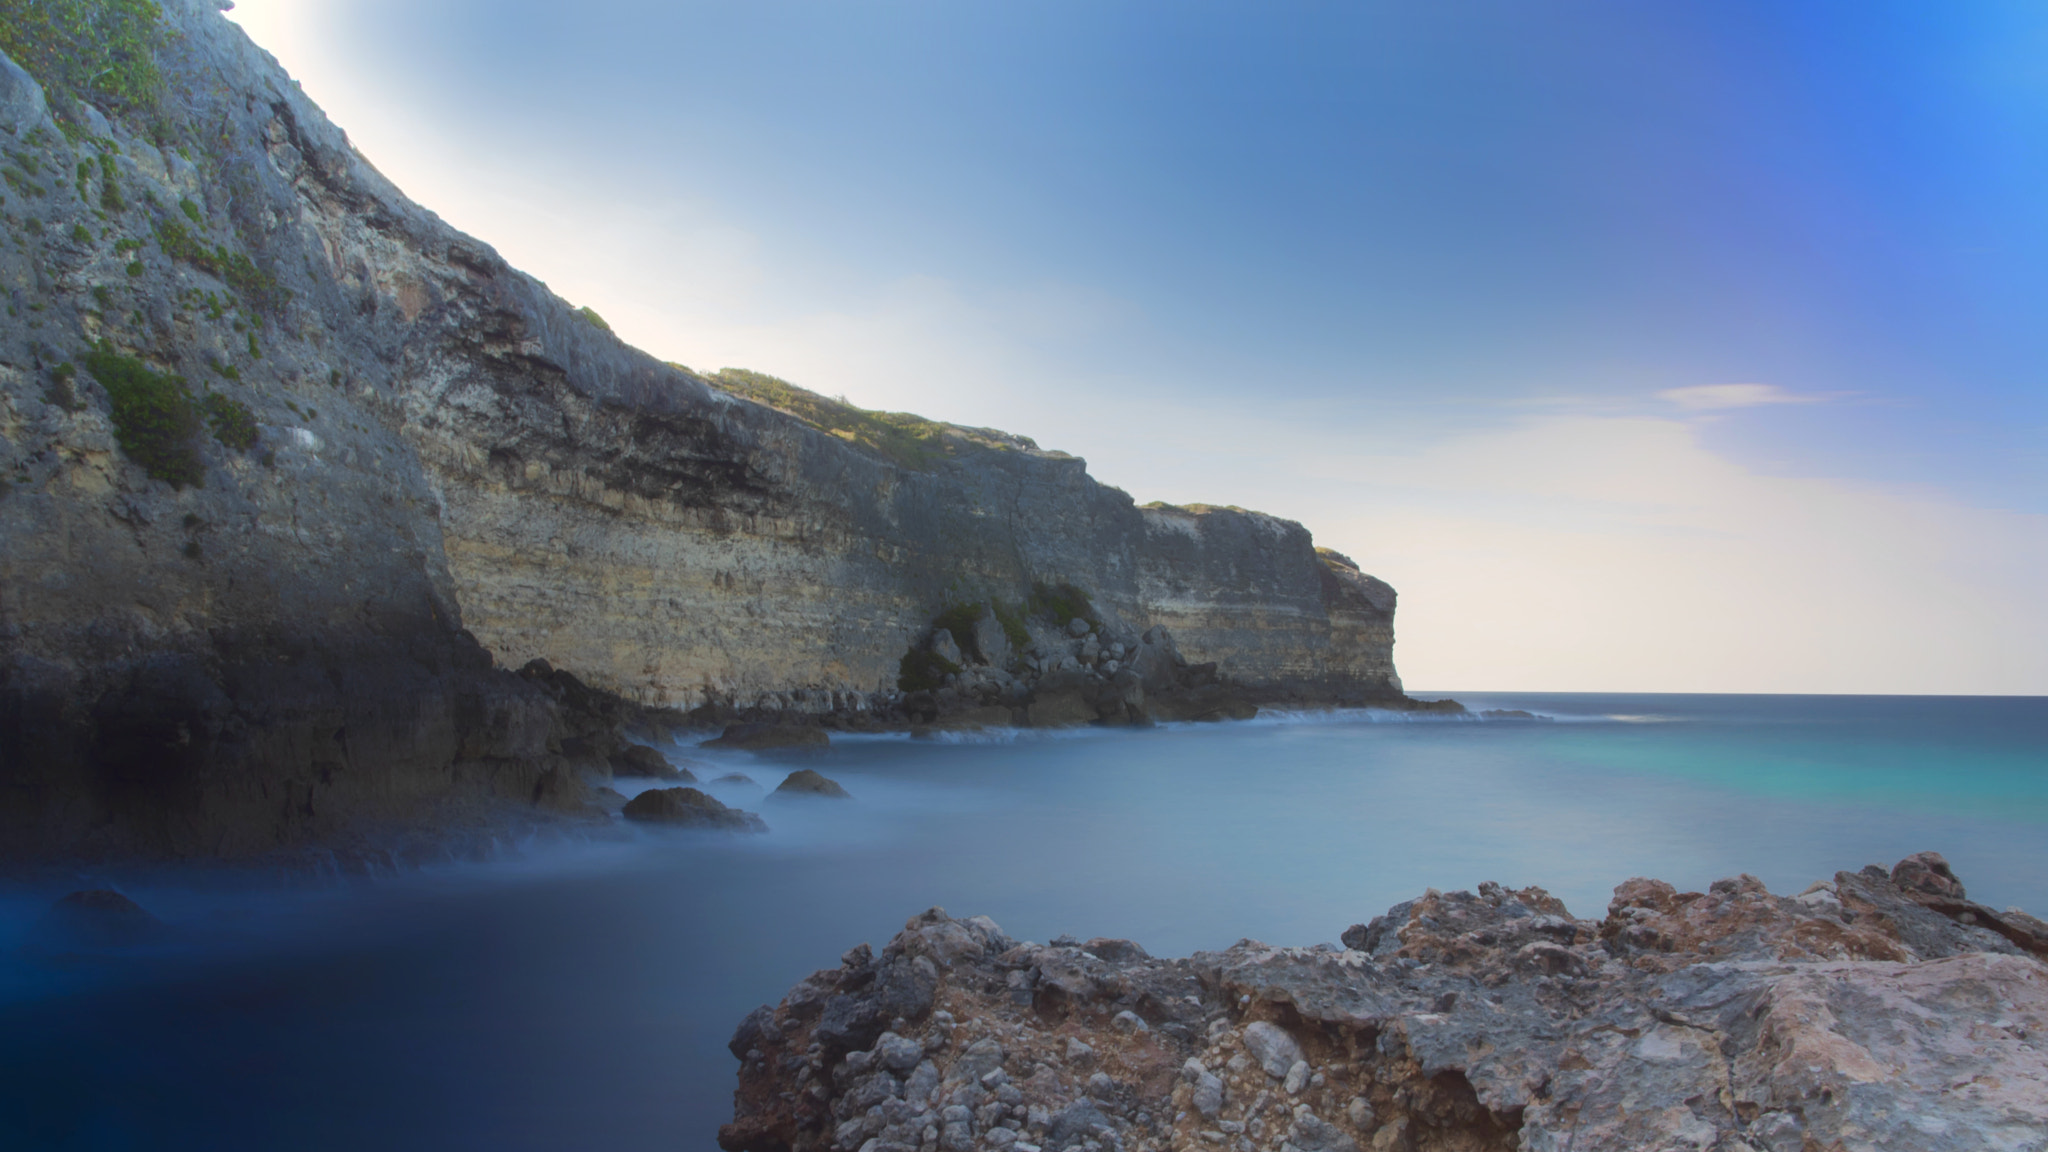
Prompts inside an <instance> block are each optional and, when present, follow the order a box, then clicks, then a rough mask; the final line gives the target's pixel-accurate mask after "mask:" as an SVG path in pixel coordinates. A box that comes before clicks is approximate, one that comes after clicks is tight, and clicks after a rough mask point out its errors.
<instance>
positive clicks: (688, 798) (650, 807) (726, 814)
mask: <svg viewBox="0 0 2048 1152" xmlns="http://www.w3.org/2000/svg"><path fill="white" fill-rule="evenodd" d="M624 815H625V817H626V819H628V820H639V821H642V822H644V823H649V824H675V825H680V826H682V827H687V828H730V829H733V830H734V831H739V832H766V831H767V830H768V825H767V824H766V823H764V822H763V821H762V819H761V818H760V817H759V816H756V815H754V814H753V813H752V812H743V811H741V810H740V809H738V808H728V807H726V806H725V805H724V804H721V803H719V802H718V801H716V800H714V799H712V798H711V797H709V796H706V795H705V794H704V793H702V792H699V791H697V790H696V789H695V788H658V789H653V790H651V791H647V792H642V793H641V794H639V795H638V796H635V797H633V798H632V799H631V800H628V801H626V807H625V811H624Z"/></svg>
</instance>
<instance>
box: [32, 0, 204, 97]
mask: <svg viewBox="0 0 2048 1152" xmlns="http://www.w3.org/2000/svg"><path fill="white" fill-rule="evenodd" d="M165 39H166V33H165V30H164V27H163V9H162V8H160V7H158V6H157V4H156V0H0V51H5V52H6V53H7V55H8V56H10V57H11V58H13V60H14V62H15V63H17V64H20V65H21V66H22V67H23V68H26V69H27V70H28V72H29V75H31V76H34V77H35V78H36V80H37V81H38V82H39V83H41V84H42V86H43V88H44V90H45V91H47V92H49V93H51V94H52V95H53V96H57V97H59V98H60V100H61V98H62V97H65V96H69V97H71V98H73V99H77V100H84V101H86V102H88V103H91V104H97V105H99V106H101V107H104V108H107V109H109V110H111V111H115V112H125V111H129V110H131V109H137V108H148V107H151V106H153V105H154V104H155V103H156V100H157V96H158V94H159V93H161V92H162V91H163V83H164V81H163V73H162V72H160V71H158V69H157V65H156V52H157V49H158V48H159V47H160V46H162V44H163V43H164V41H165Z"/></svg>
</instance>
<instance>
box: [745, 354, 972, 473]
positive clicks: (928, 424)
mask: <svg viewBox="0 0 2048 1152" xmlns="http://www.w3.org/2000/svg"><path fill="white" fill-rule="evenodd" d="M711 382H712V383H713V384H716V385H718V386H719V387H720V388H723V389H725V390H726V391H727V392H730V393H732V394H733V395H735V396H744V397H746V398H747V399H749V400H752V401H754V402H755V403H758V404H765V405H767V406H768V407H770V408H773V409H775V410H776V411H778V412H787V413H788V414H789V415H791V416H794V417H796V418H797V419H799V420H801V421H803V422H804V423H806V424H809V425H810V426H811V427H813V428H816V429H818V430H819V431H821V432H828V433H831V434H832V435H834V436H837V437H838V438H840V439H841V440H845V441H847V442H849V443H852V444H858V445H859V446H861V447H862V448H866V449H867V450H868V451H870V452H873V453H876V454H877V455H879V456H882V457H884V458H885V459H888V460H890V461H891V462H893V463H896V464H900V465H902V466H903V467H905V468H911V469H915V470H917V471H920V472H921V471H924V470H925V469H928V468H930V467H932V466H933V465H935V464H937V463H938V462H939V461H941V460H943V459H945V458H946V455H947V451H946V431H947V428H948V425H945V424H941V423H939V422H938V421H936V420H927V419H925V418H924V417H922V416H917V415H913V414H912V413H909V412H875V411H870V410H869V409H866V408H856V407H854V406H853V405H851V404H848V403H846V402H845V401H843V400H834V399H831V398H830V397H826V396H820V395H818V394H817V393H816V392H813V391H811V390H810V389H808V388H799V387H797V386H796V385H794V384H791V383H790V382H789V381H787V380H778V379H776V378H775V377H773V376H769V375H766V374H764V373H760V372H749V371H747V370H746V369H744V368H721V369H719V370H718V373H717V375H715V376H713V377H711Z"/></svg>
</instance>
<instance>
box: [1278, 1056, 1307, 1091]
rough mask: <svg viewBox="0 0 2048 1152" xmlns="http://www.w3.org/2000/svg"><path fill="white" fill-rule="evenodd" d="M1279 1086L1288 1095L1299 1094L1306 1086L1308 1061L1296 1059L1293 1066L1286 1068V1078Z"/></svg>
mask: <svg viewBox="0 0 2048 1152" xmlns="http://www.w3.org/2000/svg"><path fill="white" fill-rule="evenodd" d="M1280 1087H1281V1088H1282V1089H1283V1090H1284V1091H1286V1093H1287V1094H1288V1095H1289V1096H1299V1095H1301V1090H1302V1089H1303V1088H1306V1087H1308V1061H1306V1060H1296V1061H1295V1062H1294V1065H1293V1067H1290V1068H1289V1069H1287V1079H1286V1081H1285V1082H1284V1083H1282V1084H1281V1085H1280Z"/></svg>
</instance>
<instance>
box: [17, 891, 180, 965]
mask: <svg viewBox="0 0 2048 1152" xmlns="http://www.w3.org/2000/svg"><path fill="white" fill-rule="evenodd" d="M163 930H164V925H163V922H162V921H161V920H158V919H157V918H156V917H155V916H152V915H150V914H149V912H148V911H147V910H145V909H144V908H143V907H142V905H140V904H137V903H136V902H135V901H133V900H130V899H129V898H128V897H126V896H123V895H122V894H120V893H119V892H116V891H114V890H113V889H111V888H94V889H90V890H88V891H83V892H73V893H71V894H70V895H68V896H66V897H64V898H63V899H61V900H59V901H57V902H56V903H55V904H52V905H51V906H50V910H49V911H48V912H45V913H43V915H42V918H41V919H40V920H37V921H36V923H35V925H34V926H33V927H31V928H30V929H29V932H28V938H27V939H26V940H25V941H24V942H23V944H22V950H23V951H25V952H28V953H30V954H31V955H51V954H59V953H64V952H69V951H73V950H76V949H81V948H83V949H101V948H129V947H133V946H135V945H137V944H147V943H149V942H150V941H152V940H155V939H157V938H158V937H160V936H161V935H162V934H163Z"/></svg>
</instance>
